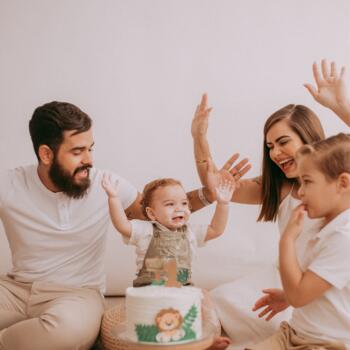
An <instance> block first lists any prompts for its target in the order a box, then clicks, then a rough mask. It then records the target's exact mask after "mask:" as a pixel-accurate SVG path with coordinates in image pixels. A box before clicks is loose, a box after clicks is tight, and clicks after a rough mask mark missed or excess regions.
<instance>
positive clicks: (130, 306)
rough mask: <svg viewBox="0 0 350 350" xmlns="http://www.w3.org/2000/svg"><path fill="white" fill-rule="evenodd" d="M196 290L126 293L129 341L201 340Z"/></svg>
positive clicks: (154, 289) (158, 289) (141, 289)
mask: <svg viewBox="0 0 350 350" xmlns="http://www.w3.org/2000/svg"><path fill="white" fill-rule="evenodd" d="M202 297H203V295H202V292H201V290H200V289H198V288H195V287H180V288H174V287H164V286H146V287H138V288H132V287H130V288H127V290H126V333H125V336H126V337H127V338H128V339H130V340H131V341H135V342H144V343H160V344H161V343H164V344H169V343H174V342H176V343H183V342H188V341H194V340H196V339H199V338H201V336H202V314H201V299H202Z"/></svg>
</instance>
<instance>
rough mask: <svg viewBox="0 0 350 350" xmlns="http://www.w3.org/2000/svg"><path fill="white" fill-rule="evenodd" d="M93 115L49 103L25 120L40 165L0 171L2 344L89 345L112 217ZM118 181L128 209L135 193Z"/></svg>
mask: <svg viewBox="0 0 350 350" xmlns="http://www.w3.org/2000/svg"><path fill="white" fill-rule="evenodd" d="M91 125H92V121H91V119H90V117H89V116H88V115H87V114H86V113H84V112H83V111H81V110H80V109H79V108H78V107H76V106H74V105H72V104H70V103H63V102H50V103H47V104H45V105H43V106H41V107H38V108H37V109H36V110H35V111H34V114H33V116H32V118H31V120H30V122H29V130H30V135H31V138H32V142H33V146H34V151H35V153H36V156H37V158H38V164H37V165H31V166H27V167H19V168H16V169H13V170H7V171H2V172H0V219H1V220H2V223H3V225H4V228H5V232H6V235H7V238H8V241H9V245H10V249H11V253H12V263H13V268H12V270H11V271H10V272H9V273H8V274H7V275H6V276H2V277H0V349H1V350H5V349H6V350H48V349H50V350H56V349H57V350H59V349H62V350H65V349H67V350H68V349H89V348H91V346H92V345H93V343H94V341H95V339H96V337H97V335H98V332H99V328H100V322H101V317H102V315H103V312H104V307H103V291H104V284H105V275H104V267H103V259H104V250H105V244H106V237H107V235H106V233H107V228H108V224H109V215H108V206H107V200H106V195H105V193H104V191H103V189H102V187H101V180H102V175H103V172H102V171H101V170H97V169H95V168H93V162H92V149H93V145H94V140H93V134H92V128H91ZM111 176H112V178H113V179H114V181H118V182H119V189H120V196H121V198H122V204H123V207H124V208H125V210H126V212H127V214H128V216H129V217H134V218H141V217H142V214H141V211H140V204H139V200H140V195H139V193H138V192H137V190H136V189H135V188H134V187H133V186H132V185H131V184H130V183H129V182H128V181H126V180H125V179H123V178H121V177H120V176H118V175H116V174H111Z"/></svg>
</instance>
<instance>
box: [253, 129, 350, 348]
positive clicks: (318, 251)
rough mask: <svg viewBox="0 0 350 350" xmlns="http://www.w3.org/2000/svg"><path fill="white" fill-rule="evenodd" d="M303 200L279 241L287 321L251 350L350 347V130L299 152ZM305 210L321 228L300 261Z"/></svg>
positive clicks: (300, 192) (301, 196)
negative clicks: (298, 248)
mask: <svg viewBox="0 0 350 350" xmlns="http://www.w3.org/2000/svg"><path fill="white" fill-rule="evenodd" d="M297 160H298V170H299V176H300V184H301V185H300V189H299V192H298V195H299V197H300V199H301V201H302V204H301V205H299V206H298V207H297V208H296V209H295V210H294V212H293V214H292V217H291V219H290V221H289V223H288V225H287V228H286V229H285V232H284V233H283V235H282V237H281V240H280V244H279V261H280V274H281V280H282V285H283V290H284V297H285V299H286V301H287V302H288V303H289V304H290V305H292V306H293V307H294V308H295V309H294V311H293V315H292V318H291V320H290V322H289V323H287V322H282V324H281V326H280V330H279V331H278V332H277V333H275V334H274V335H273V336H272V337H270V338H268V339H266V340H265V341H263V342H262V343H259V344H257V345H254V346H253V347H252V348H251V349H253V350H265V349H266V350H282V349H288V350H290V349H300V350H311V349H312V350H316V349H327V350H345V349H348V350H349V349H350V134H349V135H346V134H338V135H336V136H332V137H330V138H328V139H326V140H323V141H320V142H317V143H315V144H313V145H312V146H311V145H306V146H303V147H302V148H301V149H300V150H299V151H298V156H297ZM305 212H306V213H307V215H308V216H309V217H310V218H322V219H323V220H322V224H321V227H320V231H319V232H317V233H315V234H314V236H313V238H311V239H310V240H309V241H308V242H307V243H306V244H307V246H306V247H305V253H304V254H303V256H302V257H301V259H300V261H298V259H297V256H296V251H295V240H296V238H297V237H298V235H299V234H300V233H301V231H302V228H303V218H304V215H305Z"/></svg>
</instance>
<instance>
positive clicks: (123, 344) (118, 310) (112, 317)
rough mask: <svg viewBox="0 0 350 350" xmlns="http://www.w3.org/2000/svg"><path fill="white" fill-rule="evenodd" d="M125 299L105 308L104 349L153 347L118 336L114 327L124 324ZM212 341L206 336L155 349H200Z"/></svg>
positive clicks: (103, 326)
mask: <svg viewBox="0 0 350 350" xmlns="http://www.w3.org/2000/svg"><path fill="white" fill-rule="evenodd" d="M125 320H126V317H125V300H123V301H122V302H121V303H119V304H117V305H116V306H114V307H112V308H111V309H109V310H107V311H106V312H105V314H104V316H103V320H102V326H101V340H102V345H103V348H104V350H135V349H141V348H142V349H144V348H145V349H146V350H147V349H148V350H150V349H151V348H152V349H154V346H153V347H152V345H141V344H140V345H137V346H136V345H135V344H134V345H132V344H131V343H130V342H127V341H125V340H123V339H121V338H119V337H118V335H117V332H115V329H116V328H117V327H119V328H121V327H123V326H124V325H125ZM212 342H213V337H212V336H210V337H206V339H202V340H200V341H198V342H193V343H189V344H179V345H168V346H166V345H164V346H162V347H160V346H157V347H156V348H157V349H161V348H163V349H172V350H200V349H206V348H207V347H209V346H210V345H211V344H212Z"/></svg>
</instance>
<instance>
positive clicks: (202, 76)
mask: <svg viewBox="0 0 350 350" xmlns="http://www.w3.org/2000/svg"><path fill="white" fill-rule="evenodd" d="M349 15H350V2H349V1H348V0H333V1H329V0H308V1H302V0H295V1H281V0H265V1H259V0H254V1H253V0H251V1H247V0H230V1H229V0H220V1H214V0H176V1H175V0H173V1H170V0H131V1H130V0H128V1H118V0H115V1H113V0H104V1H98V0H94V1H93V0H90V1H88V0H76V1H68V0H60V1H53V0H22V1H20V0H7V1H6V0H0V43H1V49H0V96H1V97H0V113H1V124H0V125H1V129H0V160H1V163H0V169H5V168H9V167H15V166H18V165H22V164H28V163H32V162H34V161H35V157H34V153H33V151H32V146H31V142H30V138H29V134H28V130H27V127H28V120H29V118H30V116H31V113H32V111H33V109H34V108H35V107H36V106H38V105H40V104H43V103H45V102H48V101H51V100H64V101H69V102H72V103H74V104H77V105H78V106H80V107H81V108H82V109H83V110H85V111H86V112H87V113H88V114H90V115H91V117H92V118H93V119H94V123H95V124H94V130H95V141H96V148H95V163H96V165H97V166H99V167H106V168H111V169H114V170H115V171H116V172H118V173H120V174H122V175H123V176H125V177H126V178H127V179H129V180H130V181H131V182H132V183H134V184H135V186H137V187H138V188H139V189H142V187H143V185H144V184H145V183H146V182H147V181H149V180H151V179H153V178H155V177H164V176H171V177H175V178H178V179H181V180H182V181H183V184H184V185H185V187H186V188H187V189H192V188H194V187H196V186H198V184H199V181H198V178H197V175H196V172H195V167H194V163H193V155H192V144H191V142H192V140H191V135H190V123H191V117H192V114H193V111H194V109H195V106H196V104H197V103H198V101H199V99H200V95H201V93H202V92H204V91H207V92H208V94H209V101H210V104H211V105H212V106H214V111H213V113H212V117H211V125H210V131H209V138H210V142H211V146H212V150H213V155H214V158H215V160H216V161H217V163H218V164H222V163H223V162H224V161H225V160H226V158H228V157H229V156H230V155H231V154H232V153H233V152H235V151H240V152H241V154H242V155H244V156H249V158H250V159H251V162H252V163H253V165H254V168H253V170H252V171H251V174H250V175H252V176H255V175H257V174H259V171H260V161H261V144H262V126H263V124H264V121H265V119H266V118H267V117H268V116H269V115H270V114H271V113H272V112H273V111H275V110H276V109H278V108H280V107H282V106H283V105H286V104H288V103H303V104H306V105H308V106H309V107H311V108H313V109H314V110H315V111H316V112H317V113H318V114H319V116H320V117H321V119H322V122H323V124H324V126H325V129H326V130H327V131H328V134H331V133H335V132H337V131H339V130H341V129H344V126H343V125H342V124H341V123H340V122H339V121H338V120H337V119H336V118H335V117H334V116H333V115H332V113H330V112H329V111H327V110H325V109H323V108H322V107H320V106H318V105H317V104H316V103H315V102H314V101H313V100H312V98H311V97H310V96H309V95H308V94H307V92H306V90H304V88H303V86H302V83H303V82H308V81H311V80H312V73H311V64H312V62H313V61H314V60H320V59H321V58H323V57H326V58H329V59H334V60H336V61H337V62H339V64H345V65H347V66H348V67H349V68H350V50H349V46H350V36H349V33H350V31H349V26H350V24H349V23H350V21H349V18H350V17H349ZM211 211H212V209H205V210H202V211H201V212H200V213H198V214H195V215H194V218H193V219H194V221H209V218H210V215H209V214H210V213H211ZM257 213H258V208H253V207H248V206H239V205H232V210H231V219H230V225H229V227H228V229H227V232H226V234H225V236H224V237H222V238H220V239H218V240H217V241H216V242H211V243H210V244H209V245H208V247H207V248H206V249H204V250H202V251H201V252H200V260H199V262H200V265H201V267H202V270H204V271H208V272H207V273H208V274H210V275H214V274H216V272H215V270H214V269H210V268H209V265H210V264H212V263H213V261H215V263H216V265H218V264H219V263H220V262H221V263H222V264H223V263H224V264H225V268H223V269H227V270H228V271H229V272H230V273H231V274H232V275H234V274H236V273H237V262H238V261H255V262H268V261H271V260H273V259H274V258H275V254H276V238H277V233H276V227H275V225H272V224H270V225H268V224H256V223H255V218H256V216H257ZM5 242H6V241H5V238H4V235H3V233H2V232H0V245H1V246H4V245H5V244H6V243H5ZM116 245H118V247H117V248H118V253H117V255H118V254H119V255H118V256H123V259H126V260H123V261H124V262H123V264H129V265H130V269H129V270H128V273H129V272H130V274H131V273H132V271H133V270H134V265H133V264H134V261H133V253H132V249H128V248H125V247H123V246H122V245H121V241H120V240H119V238H118V240H117V243H116ZM1 246H0V254H2V255H3V256H4V254H8V253H7V252H4V251H3V250H4V249H3V248H1ZM109 254H110V255H113V254H115V251H114V250H113V251H112V250H111V248H110V251H109ZM218 256H219V257H220V259H221V260H220V259H219V260H217V257H218ZM208 258H210V259H208ZM116 259H118V258H116ZM214 259H215V260H214ZM118 263H120V260H116V262H115V264H118ZM216 267H217V266H216ZM4 268H5V265H4V264H3V266H0V269H4ZM114 271H116V269H114ZM197 271H198V266H197ZM230 273H228V274H226V275H225V276H223V277H222V279H220V278H221V277H220V278H219V277H218V281H219V280H224V279H229V278H230V276H229V275H230ZM114 274H117V272H114ZM114 276H116V275H114ZM131 278H132V276H131V277H130V280H131ZM203 279H204V277H203V273H202V274H201V276H200V277H199V280H200V281H202V280H203Z"/></svg>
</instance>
